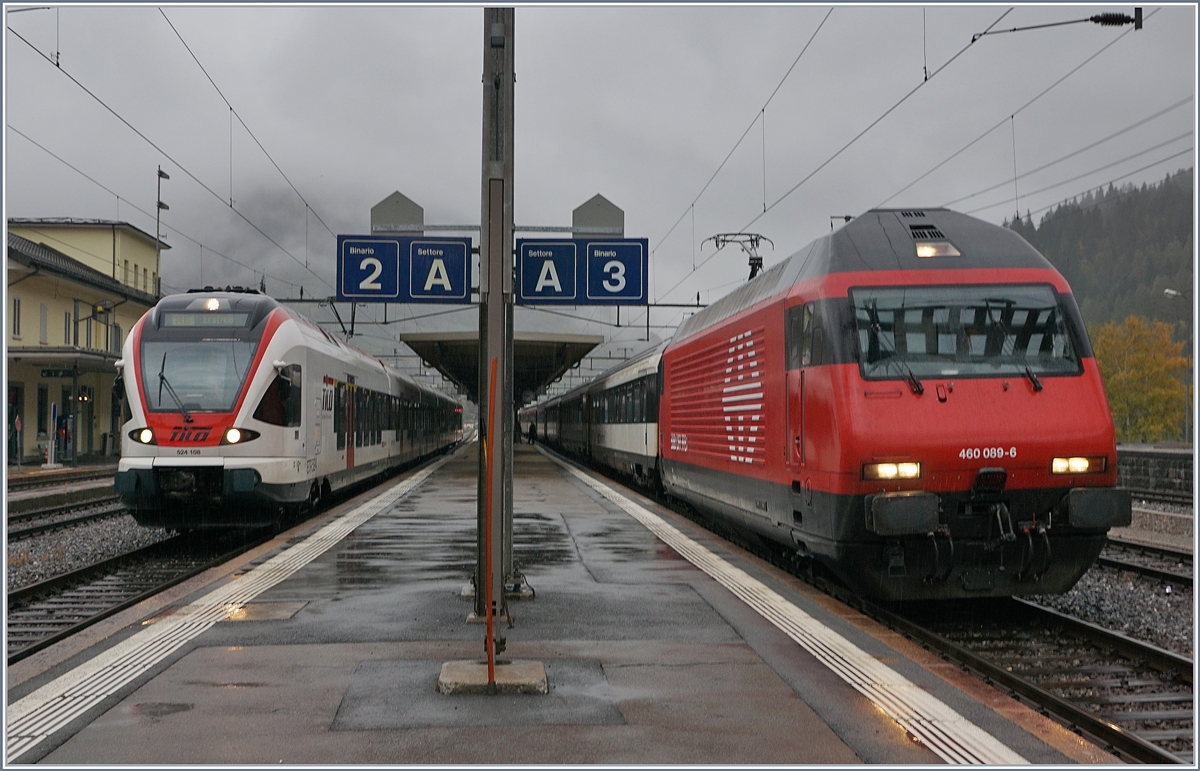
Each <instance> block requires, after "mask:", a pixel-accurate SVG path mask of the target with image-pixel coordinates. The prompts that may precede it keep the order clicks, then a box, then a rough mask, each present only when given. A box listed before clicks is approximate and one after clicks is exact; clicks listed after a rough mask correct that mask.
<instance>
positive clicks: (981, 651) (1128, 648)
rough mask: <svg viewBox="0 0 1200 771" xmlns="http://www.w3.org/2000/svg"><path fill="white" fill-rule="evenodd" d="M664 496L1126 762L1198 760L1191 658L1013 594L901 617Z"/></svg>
mask: <svg viewBox="0 0 1200 771" xmlns="http://www.w3.org/2000/svg"><path fill="white" fill-rule="evenodd" d="M593 470H595V471H600V473H604V472H603V470H600V469H595V468H593ZM606 476H607V474H606ZM609 478H610V479H613V481H616V482H618V483H619V484H622V485H624V484H627V481H626V480H621V479H616V478H613V477H611V476H609ZM638 492H639V493H640V494H643V495H644V494H646V491H645V490H638ZM658 498H659V502H660V503H662V504H663V505H666V506H668V507H669V508H671V509H673V510H675V511H678V512H680V513H682V514H684V515H685V516H687V517H689V518H691V519H693V520H694V521H696V522H697V523H699V524H701V525H702V526H704V527H706V528H708V529H710V530H713V531H714V532H716V533H717V534H718V535H720V536H722V537H725V538H727V539H729V540H731V541H732V542H733V543H735V544H736V545H737V546H739V547H742V548H745V549H746V550H747V551H750V552H752V553H754V554H756V555H758V556H760V557H762V558H764V559H766V560H768V561H769V562H771V563H772V564H774V565H776V566H777V567H780V568H782V569H784V570H787V571H788V572H789V573H791V574H792V575H795V576H797V577H799V578H801V579H803V580H805V581H807V582H809V583H811V584H812V585H814V586H815V587H817V588H819V589H821V590H822V591H824V592H826V593H827V594H829V595H831V596H833V597H835V598H836V599H838V600H840V601H841V602H844V603H846V604H847V605H849V606H851V607H854V608H856V609H858V610H859V611H861V612H863V613H865V614H866V615H869V616H871V617H872V618H874V619H875V620H877V621H879V622H880V623H883V624H885V625H886V626H889V627H890V628H892V629H893V630H895V631H897V632H899V633H901V634H904V635H905V636H906V637H909V638H910V639H913V640H915V641H916V642H918V643H919V644H921V645H922V646H924V647H926V648H927V649H931V650H935V651H937V652H938V653H939V654H940V655H941V656H942V657H943V658H946V659H948V660H952V661H954V662H956V663H957V664H958V665H959V666H961V667H962V668H963V669H965V670H967V671H969V672H972V673H974V674H976V675H977V676H978V677H980V678H981V679H983V680H984V681H985V682H987V683H988V684H989V685H992V686H994V687H997V688H1000V689H1002V690H1004V691H1006V692H1008V693H1009V695H1011V696H1012V697H1013V698H1015V699H1018V700H1020V701H1022V702H1024V703H1026V704H1028V705H1030V706H1031V707H1033V708H1034V709H1036V710H1037V711H1039V712H1040V713H1041V714H1043V715H1046V716H1048V717H1050V718H1051V719H1054V720H1056V721H1058V722H1059V723H1061V724H1063V725H1065V726H1067V727H1068V728H1069V729H1070V730H1072V731H1074V732H1076V733H1078V734H1080V735H1081V736H1083V737H1085V738H1087V739H1088V740H1089V741H1091V742H1093V743H1095V744H1097V745H1099V746H1101V747H1103V748H1105V749H1106V750H1107V751H1108V752H1110V753H1112V754H1114V755H1116V756H1117V757H1119V758H1121V759H1122V760H1123V761H1125V762H1138V763H1156V764H1187V765H1191V764H1193V763H1194V762H1195V749H1194V746H1193V726H1194V713H1193V706H1192V705H1193V703H1194V702H1193V692H1192V670H1193V663H1192V659H1189V658H1187V657H1184V656H1180V655H1179V654H1176V653H1173V652H1171V651H1167V650H1164V649H1162V648H1159V647H1157V646H1154V645H1151V644H1149V643H1145V642H1141V641H1139V640H1135V639H1133V638H1131V637H1127V636H1125V635H1122V634H1119V633H1116V632H1112V631H1109V630H1107V629H1104V628H1102V627H1099V626H1096V625H1094V624H1089V623H1087V622H1085V621H1081V620H1079V619H1075V618H1072V617H1070V616H1067V615H1065V614H1062V613H1058V612H1057V611H1054V610H1050V609H1047V608H1042V607H1039V606H1037V605H1035V604H1033V603H1030V602H1027V601H1024V600H1019V599H1013V598H1004V599H999V600H991V599H989V600H981V601H974V602H945V603H943V602H939V603H914V604H911V605H914V606H920V608H919V609H918V610H916V611H915V612H913V609H912V607H909V608H906V609H905V611H904V613H900V612H897V611H895V610H891V609H888V608H885V607H883V606H880V605H876V604H874V603H872V602H870V601H868V600H865V599H863V598H861V597H859V596H857V595H855V594H853V593H852V592H851V591H850V590H849V589H846V588H845V587H843V586H841V585H840V584H839V583H837V582H836V580H835V579H833V578H832V577H829V576H825V575H823V574H822V572H821V571H820V568H819V566H817V565H814V564H813V563H811V561H806V560H801V559H799V558H798V556H797V555H796V554H795V553H794V552H792V551H789V550H786V549H784V548H783V547H777V546H776V545H774V544H765V543H764V542H762V541H761V540H759V539H757V538H755V537H753V536H751V537H750V538H745V537H741V534H740V533H739V532H737V531H734V530H732V529H730V528H729V527H728V526H727V525H725V524H723V523H717V522H714V521H712V520H709V519H707V518H705V517H703V516H702V515H697V514H696V513H695V512H693V511H691V510H690V507H687V506H680V505H679V504H678V502H676V501H671V500H664V499H663V498H662V497H661V496H658ZM1189 561H1190V560H1189ZM1120 564H1121V565H1122V566H1125V565H1127V564H1129V563H1126V562H1121V563H1120ZM1122 569H1134V568H1131V567H1130V568H1126V567H1122ZM1173 580H1181V579H1178V578H1176V579H1173ZM1188 582H1189V585H1190V577H1189V578H1188ZM922 614H924V616H925V617H922Z"/></svg>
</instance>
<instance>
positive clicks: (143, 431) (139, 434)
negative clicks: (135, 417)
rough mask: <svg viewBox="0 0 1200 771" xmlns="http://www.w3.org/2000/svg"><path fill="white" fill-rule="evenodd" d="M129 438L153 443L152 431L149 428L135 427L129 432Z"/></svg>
mask: <svg viewBox="0 0 1200 771" xmlns="http://www.w3.org/2000/svg"><path fill="white" fill-rule="evenodd" d="M129 438H130V439H132V440H133V441H135V442H138V443H140V444H154V432H153V431H152V430H150V429H149V428H135V429H133V430H132V431H130V432H129Z"/></svg>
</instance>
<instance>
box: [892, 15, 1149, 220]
mask: <svg viewBox="0 0 1200 771" xmlns="http://www.w3.org/2000/svg"><path fill="white" fill-rule="evenodd" d="M1009 10H1012V9H1009ZM1158 11H1159V9H1157V8H1156V9H1155V10H1153V11H1151V12H1150V13H1149V14H1147V15H1146V19H1149V18H1150V17H1151V16H1153V15H1154V14H1156V13H1158ZM994 26H996V25H995V24H992V27H994ZM992 27H988V29H989V30H990V29H991V28H992ZM1133 31H1134V30H1133V29H1127V30H1125V31H1124V32H1122V33H1121V34H1120V35H1117V36H1116V37H1115V38H1113V39H1112V40H1111V41H1109V43H1108V44H1106V45H1105V46H1104V47H1102V48H1101V49H1100V50H1099V51H1097V52H1096V53H1094V54H1092V55H1091V56H1089V57H1088V58H1086V59H1084V60H1083V61H1082V62H1080V63H1079V64H1078V65H1077V66H1076V67H1075V68H1074V69H1072V70H1071V71H1070V72H1068V73H1067V74H1066V75H1063V76H1062V77H1061V78H1059V79H1058V80H1056V81H1054V82H1053V83H1051V84H1050V85H1049V86H1047V87H1046V88H1045V89H1044V90H1043V91H1042V92H1041V93H1039V94H1038V95H1037V96H1035V97H1033V98H1032V99H1030V100H1029V101H1028V102H1026V103H1025V104H1023V105H1021V106H1020V107H1018V108H1017V109H1016V110H1014V111H1012V112H1010V113H1009V117H1008V118H1001V119H1000V121H999V122H998V123H996V125H994V126H992V127H991V128H990V129H988V130H987V131H985V132H983V133H982V134H980V135H979V136H977V137H975V138H974V139H972V140H971V141H970V142H968V143H967V144H966V145H964V146H963V147H962V148H961V149H959V150H958V151H956V152H954V153H952V154H951V155H950V156H949V157H948V158H946V159H945V160H944V161H942V162H941V163H939V164H938V165H936V166H934V167H933V168H932V169H930V170H929V171H927V172H925V173H924V174H922V175H921V176H919V177H917V178H916V179H914V180H913V181H912V182H909V183H908V184H907V185H905V186H904V187H902V188H900V189H899V190H897V191H896V192H895V193H892V194H891V195H890V196H888V197H887V198H885V199H883V200H882V201H880V202H879V203H878V204H876V205H875V206H874V207H872V208H875V209H878V208H881V207H883V206H884V205H885V204H887V202H888V201H890V200H892V199H893V198H895V197H896V196H898V195H900V194H901V193H903V192H904V191H906V190H908V189H909V188H911V187H912V186H913V185H915V184H917V183H918V182H920V181H921V180H923V179H925V178H926V177H928V176H929V175H930V174H932V173H933V172H935V171H937V170H938V169H940V168H942V167H943V166H945V165H946V164H947V163H949V162H950V161H952V160H954V159H955V158H957V157H958V156H959V155H962V154H963V153H964V152H966V151H967V150H968V149H970V148H971V147H973V146H974V145H975V144H977V143H978V142H979V141H981V140H982V139H983V138H984V137H986V136H987V135H988V134H991V133H992V132H993V131H995V130H996V129H998V128H1000V127H1001V126H1003V125H1004V121H1006V120H1009V119H1010V118H1012V117H1014V116H1016V115H1020V114H1021V112H1022V111H1023V110H1024V109H1025V108H1026V107H1029V106H1030V105H1031V104H1033V103H1034V102H1036V101H1037V100H1039V99H1041V98H1042V97H1043V96H1045V95H1046V94H1048V93H1050V91H1051V90H1053V89H1054V88H1056V87H1057V86H1058V85H1059V84H1060V83H1062V82H1063V81H1064V80H1066V79H1067V78H1069V77H1071V76H1072V75H1074V74H1075V73H1076V72H1079V70H1081V69H1082V68H1083V67H1084V66H1085V65H1087V64H1088V63H1090V62H1091V61H1092V60H1093V59H1095V58H1096V57H1097V56H1099V55H1100V54H1102V53H1104V52H1105V51H1107V50H1108V49H1110V48H1112V47H1113V46H1114V45H1116V44H1117V42H1118V41H1120V40H1121V39H1122V38H1124V37H1125V36H1126V35H1128V34H1129V33H1130V32H1133ZM977 39H979V38H977ZM971 42H972V43H973V42H974V41H971Z"/></svg>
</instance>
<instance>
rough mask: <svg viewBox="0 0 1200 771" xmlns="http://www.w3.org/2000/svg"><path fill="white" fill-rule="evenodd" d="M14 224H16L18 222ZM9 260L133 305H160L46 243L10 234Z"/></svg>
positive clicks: (144, 294)
mask: <svg viewBox="0 0 1200 771" xmlns="http://www.w3.org/2000/svg"><path fill="white" fill-rule="evenodd" d="M11 221H13V222H15V220H11ZM8 258H9V259H10V260H12V261H14V262H16V263H17V264H19V265H22V266H23V267H26V268H28V269H30V270H32V271H33V272H34V273H41V274H44V275H48V276H56V277H58V278H64V279H67V280H68V281H74V282H76V283H79V284H83V285H85V286H89V287H92V288H94V289H97V290H99V291H101V292H107V293H108V294H111V295H114V296H117V297H121V298H124V299H126V300H129V301H130V302H135V303H138V304H140V305H145V306H146V307H147V308H150V307H153V306H154V304H155V303H157V302H158V298H157V297H155V296H154V295H152V294H150V293H149V292H143V291H141V290H140V289H134V288H133V287H131V286H126V285H125V284H122V283H121V282H120V281H117V280H116V279H115V278H113V277H112V276H107V275H105V274H103V273H101V272H100V271H98V270H96V269H94V268H89V267H88V266H87V265H84V264H83V263H81V262H79V260H76V259H74V258H72V257H68V256H67V255H65V254H63V253H62V252H60V251H58V250H57V249H51V248H50V247H49V246H46V245H45V244H35V243H34V242H32V241H30V240H29V239H27V238H22V237H21V236H18V235H17V234H15V233H9V234H8Z"/></svg>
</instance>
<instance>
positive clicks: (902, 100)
mask: <svg viewBox="0 0 1200 771" xmlns="http://www.w3.org/2000/svg"><path fill="white" fill-rule="evenodd" d="M1012 10H1013V9H1012V8H1009V9H1008V10H1007V11H1005V12H1004V13H1002V14H1000V17H999V18H997V19H996V20H995V21H994V22H992V23H991V24H990V25H989V26H988V29H989V30H990V29H991V28H992V27H994V26H996V25H997V24H999V23H1000V22H1001V20H1003V19H1004V17H1005V16H1007V15H1008V14H1009V13H1011V12H1012ZM973 45H975V40H972V41H971V42H970V43H967V44H966V45H965V46H963V47H962V48H961V49H959V51H958V53H956V54H954V56H951V57H950V58H949V59H948V60H947V61H946V62H945V63H944V64H943V65H942V66H941V67H938V68H937V69H936V70H934V71H933V72H932V73H931V74H930V75H929V77H927V78H925V79H924V80H922V81H921V82H920V83H918V84H917V85H916V87H915V88H913V89H912V90H911V91H909V92H908V93H907V94H905V95H904V96H902V97H900V100H899V101H897V102H896V103H895V104H893V105H892V106H891V107H889V108H888V109H887V110H885V111H884V112H883V114H882V115H880V116H879V117H878V118H876V119H875V120H873V121H871V123H870V124H868V125H867V127H866V128H864V129H863V130H862V131H860V132H858V134H856V135H855V136H854V138H853V139H851V140H850V141H849V142H847V143H846V144H844V145H842V147H841V148H840V149H839V150H838V151H837V152H835V153H834V154H833V155H831V156H829V157H828V158H827V159H825V161H824V162H823V163H821V165H819V166H817V167H816V168H815V169H813V170H812V171H811V172H809V173H808V175H807V176H806V177H804V178H803V179H801V180H800V181H799V182H797V183H796V184H795V185H793V186H792V187H791V189H789V190H788V191H787V192H786V193H784V194H783V195H781V196H780V197H779V198H777V199H776V200H775V202H774V203H772V204H771V205H770V206H768V207H766V208H765V209H763V211H762V212H761V213H760V214H758V215H756V216H755V217H754V219H752V220H750V221H749V222H747V223H746V224H745V225H743V226H742V227H741V230H743V231H745V230H746V229H747V228H749V227H750V226H751V225H753V224H754V223H755V222H758V221H759V220H760V219H762V218H763V217H765V216H766V215H767V212H769V211H771V210H772V209H774V208H775V207H776V206H778V205H779V204H781V203H783V201H784V200H785V199H787V198H788V197H789V196H791V194H792V193H794V192H796V191H797V190H799V189H800V187H801V186H802V185H804V184H805V183H806V182H808V181H809V180H810V179H812V178H813V177H814V176H816V175H817V173H818V172H820V171H821V170H822V169H824V168H825V167H826V166H828V165H829V164H830V163H832V162H833V161H834V159H836V158H837V157H838V156H839V155H841V154H842V153H843V152H845V151H846V150H847V149H849V148H850V146H851V145H853V144H854V143H855V142H857V141H858V140H859V139H861V138H862V137H863V136H864V135H865V134H866V133H867V132H868V131H870V130H871V129H873V128H875V126H877V125H879V123H880V122H881V121H882V120H883V119H884V118H886V117H887V116H888V115H890V114H892V112H893V111H895V110H896V108H898V107H899V106H900V105H902V104H904V103H905V102H906V101H908V99H909V97H911V96H912V95H913V94H915V93H916V92H917V91H919V90H920V89H921V88H923V87H924V86H925V84H927V83H929V81H931V80H933V79H934V78H935V77H937V75H938V74H939V73H941V72H942V71H943V70H945V69H946V68H947V67H949V66H950V65H951V64H953V63H954V62H955V60H957V59H958V57H960V56H962V55H963V54H964V53H966V51H967V49H969V48H970V47H971V46H973ZM722 250H723V247H722V248H721V249H717V250H716V251H715V252H713V254H712V255H711V256H709V257H708V258H707V259H705V260H703V261H701V262H700V264H699V265H697V266H696V267H695V268H693V269H692V271H691V273H688V274H686V275H684V277H683V278H681V279H680V280H679V281H677V282H676V283H675V285H674V286H672V287H671V288H670V289H668V290H667V291H666V292H663V293H662V295H660V296H659V299H660V300H661V299H662V298H664V297H667V296H668V295H670V294H671V292H674V291H675V290H676V289H678V288H679V287H680V285H681V284H683V282H684V281H687V280H688V279H689V278H691V276H692V275H693V274H695V272H696V271H698V270H699V269H700V268H702V267H704V266H705V265H706V264H707V263H708V262H709V261H710V260H712V259H713V257H716V256H717V255H718V254H720V253H721V252H722Z"/></svg>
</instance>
